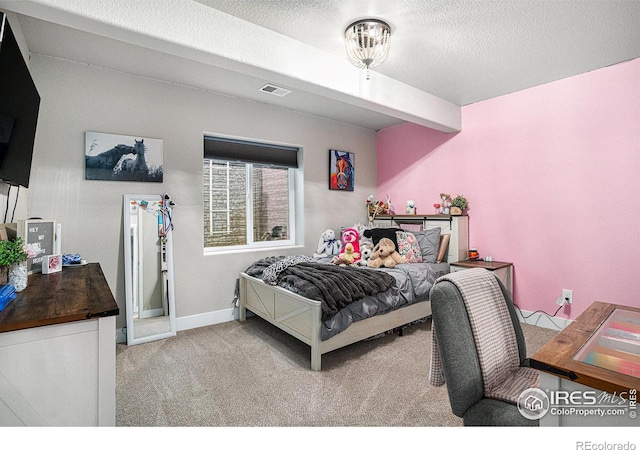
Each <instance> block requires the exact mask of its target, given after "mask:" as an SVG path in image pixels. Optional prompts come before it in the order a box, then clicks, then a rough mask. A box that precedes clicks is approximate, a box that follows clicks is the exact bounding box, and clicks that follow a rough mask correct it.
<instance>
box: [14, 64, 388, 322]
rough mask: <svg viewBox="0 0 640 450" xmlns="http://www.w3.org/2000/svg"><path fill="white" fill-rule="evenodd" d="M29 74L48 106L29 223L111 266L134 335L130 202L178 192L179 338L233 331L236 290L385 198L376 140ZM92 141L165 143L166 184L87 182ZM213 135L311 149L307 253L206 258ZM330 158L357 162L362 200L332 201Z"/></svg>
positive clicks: (130, 88)
mask: <svg viewBox="0 0 640 450" xmlns="http://www.w3.org/2000/svg"><path fill="white" fill-rule="evenodd" d="M30 68H31V71H32V75H33V77H34V80H35V82H36V85H37V87H38V90H39V92H40V95H41V97H42V102H41V109H40V116H39V123H38V130H37V135H36V143H35V150H34V157H33V169H32V175H31V186H30V189H29V192H28V195H29V197H28V204H27V215H28V216H30V217H33V216H39V217H45V218H53V219H56V220H57V221H58V222H60V223H62V252H63V253H80V254H81V255H82V256H83V258H84V259H87V260H88V261H90V262H99V263H100V264H101V265H102V269H103V271H104V273H105V276H106V278H107V281H108V282H109V286H110V287H111V290H112V292H113V293H114V296H115V297H116V300H117V302H118V304H119V305H120V311H121V313H120V316H119V317H118V321H117V326H118V328H120V327H123V326H124V325H125V311H124V306H125V300H124V275H123V272H124V263H123V250H122V246H123V239H122V235H123V225H122V220H123V217H122V216H123V214H122V196H123V194H125V193H127V194H162V193H164V192H169V193H170V194H171V196H172V198H173V199H174V200H175V201H176V203H177V204H178V206H177V207H176V209H175V210H174V214H173V217H174V223H175V230H174V239H173V241H174V261H175V264H174V266H175V288H176V314H177V317H178V328H179V329H184V328H190V327H192V326H196V325H202V324H207V323H214V322H219V321H223V320H230V319H231V318H232V315H231V312H232V310H231V309H230V308H231V301H232V298H233V294H234V288H235V280H236V278H237V277H238V273H239V272H241V271H242V270H243V269H245V268H246V267H247V266H248V265H249V264H250V263H251V262H252V261H254V260H256V259H259V258H262V257H265V256H270V255H272V254H298V253H305V254H311V253H313V251H314V250H315V248H316V246H317V243H318V238H319V236H320V234H321V233H322V231H323V230H324V229H326V228H333V229H335V230H336V231H337V230H338V229H339V227H340V226H350V225H353V224H354V223H357V222H364V221H365V220H366V215H365V208H364V205H365V201H366V198H367V196H368V195H369V194H371V193H374V192H375V186H376V172H377V167H376V133H375V132H374V131H371V130H366V129H362V128H358V127H353V126H349V125H345V124H342V123H338V122H334V121H330V120H326V119H322V118H318V117H314V116H311V115H308V114H298V113H295V112H292V111H289V110H285V109H282V108H277V107H273V106H268V105H265V104H261V103H256V102H250V101H245V100H240V99H236V98H231V97H227V96H223V95H218V94H214V93H210V92H204V91H202V90H197V89H192V88H188V87H184V86H178V85H174V84H169V83H164V82H160V81H156V80H151V79H146V78H142V77H139V76H134V75H130V74H127V73H122V72H116V71H112V70H106V69H101V68H97V67H93V66H89V65H86V64H80V63H74V62H70V61H65V60H60V59H56V58H52V57H47V56H41V55H32V57H31V61H30ZM259 87H260V86H256V89H257V88H259ZM292 95H295V93H294V94H292ZM85 131H99V132H105V133H114V134H124V135H133V136H143V137H152V138H159V139H162V140H163V141H164V182H163V183H133V182H107V181H88V180H85V179H84V156H83V155H84V132H85ZM204 133H212V134H223V135H231V136H237V137H242V138H248V139H256V140H264V141H269V142H275V143H282V144H289V145H296V146H300V147H302V149H303V150H302V151H303V165H304V173H303V175H302V177H301V179H302V180H303V184H302V187H301V188H300V187H299V192H300V193H303V197H304V198H303V203H304V210H303V211H302V212H303V216H304V226H303V231H304V235H303V237H304V242H303V244H304V248H296V249H290V250H287V251H284V250H271V251H260V252H257V251H252V252H239V253H229V254H223V255H204V254H203V237H202V236H203V225H202V208H203V199H202V186H201V184H202V181H201V178H202V157H203V146H202V137H203V134H204ZM331 148H336V149H340V150H345V151H351V152H354V153H355V167H356V188H355V191H354V192H337V191H329V189H328V180H327V177H328V164H329V149H331ZM20 218H24V217H17V218H16V219H20ZM300 231H301V230H299V232H300ZM301 243H302V242H301Z"/></svg>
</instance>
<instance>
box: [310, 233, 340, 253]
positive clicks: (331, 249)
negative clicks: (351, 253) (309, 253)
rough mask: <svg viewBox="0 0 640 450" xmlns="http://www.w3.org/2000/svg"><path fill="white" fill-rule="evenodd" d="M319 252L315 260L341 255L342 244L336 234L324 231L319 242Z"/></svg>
mask: <svg viewBox="0 0 640 450" xmlns="http://www.w3.org/2000/svg"><path fill="white" fill-rule="evenodd" d="M317 250H318V251H317V252H316V253H314V254H313V256H314V257H315V258H322V257H323V256H332V255H339V254H340V250H342V242H340V241H339V240H337V239H336V233H335V231H333V230H332V229H330V228H329V229H327V230H324V232H323V233H322V235H321V236H320V240H318V249H317Z"/></svg>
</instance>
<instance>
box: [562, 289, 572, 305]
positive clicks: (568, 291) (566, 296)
mask: <svg viewBox="0 0 640 450" xmlns="http://www.w3.org/2000/svg"><path fill="white" fill-rule="evenodd" d="M562 298H563V299H565V300H566V301H567V303H569V304H572V303H573V291H572V290H571V289H563V290H562Z"/></svg>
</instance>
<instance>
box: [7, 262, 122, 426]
mask: <svg viewBox="0 0 640 450" xmlns="http://www.w3.org/2000/svg"><path fill="white" fill-rule="evenodd" d="M118 313H119V308H118V305H117V303H116V302H115V299H114V298H113V295H112V294H111V291H110V289H109V286H108V284H107V281H106V279H105V277H104V274H103V273H102V269H101V268H100V265H99V264H97V263H93V264H88V265H86V266H83V267H74V268H64V269H63V270H62V272H59V273H55V274H50V275H43V274H40V273H38V274H33V275H30V276H29V284H28V286H27V288H26V289H25V290H23V291H22V292H19V293H18V294H17V297H16V298H15V299H14V300H12V301H11V302H10V303H9V304H8V305H7V306H6V308H5V309H4V310H3V311H1V312H0V426H24V425H34V426H45V425H53V426H97V425H104V426H114V425H115V349H116V341H115V316H117V315H118Z"/></svg>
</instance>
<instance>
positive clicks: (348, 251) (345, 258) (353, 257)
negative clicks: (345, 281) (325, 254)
mask: <svg viewBox="0 0 640 450" xmlns="http://www.w3.org/2000/svg"><path fill="white" fill-rule="evenodd" d="M359 259H360V253H358V252H354V251H353V244H352V243H351V242H348V243H347V245H345V246H344V252H342V253H340V254H339V255H338V256H334V257H333V259H332V260H331V262H332V263H333V264H337V265H340V266H346V265H351V264H354V263H355V262H356V261H357V260H359Z"/></svg>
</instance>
